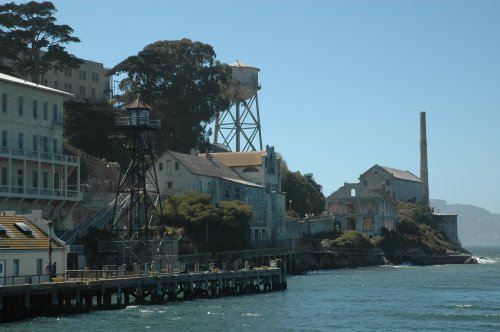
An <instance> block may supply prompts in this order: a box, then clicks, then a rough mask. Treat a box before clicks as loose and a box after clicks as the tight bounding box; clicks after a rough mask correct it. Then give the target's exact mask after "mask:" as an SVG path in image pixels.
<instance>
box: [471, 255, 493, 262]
mask: <svg viewBox="0 0 500 332" xmlns="http://www.w3.org/2000/svg"><path fill="white" fill-rule="evenodd" d="M472 258H474V259H476V260H477V262H478V263H479V264H495V263H498V258H496V259H494V258H489V257H475V256H473V257H472Z"/></svg>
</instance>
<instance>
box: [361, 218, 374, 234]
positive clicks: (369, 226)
mask: <svg viewBox="0 0 500 332" xmlns="http://www.w3.org/2000/svg"><path fill="white" fill-rule="evenodd" d="M363 230H364V231H371V230H373V219H372V218H363Z"/></svg>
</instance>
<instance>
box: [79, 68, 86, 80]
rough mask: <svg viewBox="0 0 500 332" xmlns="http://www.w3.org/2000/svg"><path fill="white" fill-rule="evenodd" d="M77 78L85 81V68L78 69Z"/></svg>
mask: <svg viewBox="0 0 500 332" xmlns="http://www.w3.org/2000/svg"><path fill="white" fill-rule="evenodd" d="M78 78H79V79H81V80H84V81H85V80H86V79H87V72H86V71H85V70H79V71H78Z"/></svg>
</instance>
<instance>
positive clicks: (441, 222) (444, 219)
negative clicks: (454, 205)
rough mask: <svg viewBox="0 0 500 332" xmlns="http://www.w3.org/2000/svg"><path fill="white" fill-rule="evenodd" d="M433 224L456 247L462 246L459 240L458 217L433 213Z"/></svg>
mask: <svg viewBox="0 0 500 332" xmlns="http://www.w3.org/2000/svg"><path fill="white" fill-rule="evenodd" d="M432 222H433V223H434V225H435V226H436V227H437V229H439V230H440V231H441V232H443V233H444V234H445V235H446V237H447V238H448V240H449V241H450V242H451V243H452V244H454V245H460V240H459V239H458V216H457V215H456V214H442V213H433V214H432Z"/></svg>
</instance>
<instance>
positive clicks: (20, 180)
mask: <svg viewBox="0 0 500 332" xmlns="http://www.w3.org/2000/svg"><path fill="white" fill-rule="evenodd" d="M23 175H24V172H23V169H22V168H20V169H18V170H17V185H18V186H19V187H22V186H23Z"/></svg>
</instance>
